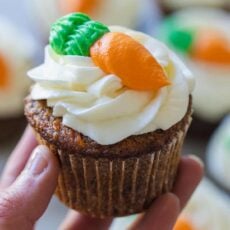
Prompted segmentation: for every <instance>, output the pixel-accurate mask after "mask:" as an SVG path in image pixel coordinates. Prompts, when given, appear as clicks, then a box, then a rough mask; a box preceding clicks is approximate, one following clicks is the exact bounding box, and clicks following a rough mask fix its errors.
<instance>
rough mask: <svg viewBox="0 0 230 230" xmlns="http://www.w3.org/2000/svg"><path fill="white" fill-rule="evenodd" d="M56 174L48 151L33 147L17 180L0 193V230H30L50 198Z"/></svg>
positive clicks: (56, 164) (55, 181)
mask: <svg viewBox="0 0 230 230" xmlns="http://www.w3.org/2000/svg"><path fill="white" fill-rule="evenodd" d="M58 172H59V166H58V162H57V159H56V158H55V156H54V155H53V154H52V153H50V152H49V150H48V148H47V147H45V146H38V147H37V148H35V149H34V151H33V153H32V155H31V157H30V159H29V161H28V163H27V165H26V167H25V168H24V170H23V171H22V172H21V174H20V175H19V177H18V178H17V179H16V180H15V182H14V183H13V184H12V185H11V186H10V187H8V188H7V189H6V190H3V191H2V192H1V193H0V229H9V230H10V229H15V228H17V229H18V230H20V229H23V230H24V229H25V230H27V229H33V226H34V224H35V222H36V221H37V220H38V219H39V218H40V217H41V215H42V214H43V212H44V211H45V209H46V208H47V206H48V203H49V201H50V199H51V197H52V194H53V192H54V190H55V187H56V184H57V178H58Z"/></svg>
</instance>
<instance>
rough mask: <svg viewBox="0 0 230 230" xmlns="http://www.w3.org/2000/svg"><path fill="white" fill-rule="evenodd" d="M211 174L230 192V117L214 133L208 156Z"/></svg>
mask: <svg viewBox="0 0 230 230" xmlns="http://www.w3.org/2000/svg"><path fill="white" fill-rule="evenodd" d="M206 158H207V159H206V161H207V165H208V172H209V174H210V175H211V176H212V177H213V178H214V180H216V181H217V182H218V184H220V185H222V187H223V188H225V189H227V190H228V191H230V115H228V116H227V117H226V118H225V119H224V121H223V122H222V123H221V125H220V127H219V128H218V129H217V131H216V132H215V133H214V135H213V137H212V139H211V141H210V143H209V145H208V148H207V154H206Z"/></svg>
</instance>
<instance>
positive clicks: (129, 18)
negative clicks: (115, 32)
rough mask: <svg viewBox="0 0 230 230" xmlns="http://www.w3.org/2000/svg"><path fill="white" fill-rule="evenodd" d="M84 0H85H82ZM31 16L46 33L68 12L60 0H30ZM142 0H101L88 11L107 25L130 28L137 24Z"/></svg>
mask: <svg viewBox="0 0 230 230" xmlns="http://www.w3.org/2000/svg"><path fill="white" fill-rule="evenodd" d="M82 1H84V0H82ZM28 5H30V7H31V8H32V9H33V10H31V9H30V13H31V17H32V18H33V20H34V19H35V18H34V12H35V16H36V18H37V19H38V20H37V23H38V24H39V26H40V25H41V24H42V27H41V26H40V29H42V30H43V32H44V33H45V34H48V33H49V30H50V25H51V24H52V23H53V22H54V21H55V20H57V18H59V17H61V16H63V15H65V14H66V12H63V10H62V9H61V7H60V3H59V1H58V0H33V1H31V0H28ZM140 6H141V2H140V1H139V0H123V1H119V0H100V1H99V3H98V5H96V6H95V9H93V10H92V12H88V14H89V15H90V17H91V18H92V19H94V20H97V21H100V22H102V23H104V24H106V25H122V26H126V27H129V28H135V27H136V26H137V21H138V16H139V15H138V14H139V10H140Z"/></svg>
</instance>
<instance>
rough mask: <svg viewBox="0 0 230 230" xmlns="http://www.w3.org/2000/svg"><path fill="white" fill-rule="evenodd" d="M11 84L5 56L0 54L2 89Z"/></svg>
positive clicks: (0, 87) (0, 82)
mask: <svg viewBox="0 0 230 230" xmlns="http://www.w3.org/2000/svg"><path fill="white" fill-rule="evenodd" d="M8 85H9V70H8V66H7V63H6V62H5V60H4V58H3V57H1V56H0V89H5V88H7V86H8Z"/></svg>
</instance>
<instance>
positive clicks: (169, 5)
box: [157, 0, 230, 14]
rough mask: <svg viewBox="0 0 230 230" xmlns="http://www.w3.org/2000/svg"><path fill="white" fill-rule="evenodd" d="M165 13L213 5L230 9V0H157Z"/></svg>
mask: <svg viewBox="0 0 230 230" xmlns="http://www.w3.org/2000/svg"><path fill="white" fill-rule="evenodd" d="M157 1H158V5H159V6H160V8H161V9H162V11H163V13H166V14H168V13H171V12H174V11H176V10H180V9H183V8H187V7H213V8H222V9H225V10H229V9H230V1H229V0H157Z"/></svg>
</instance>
